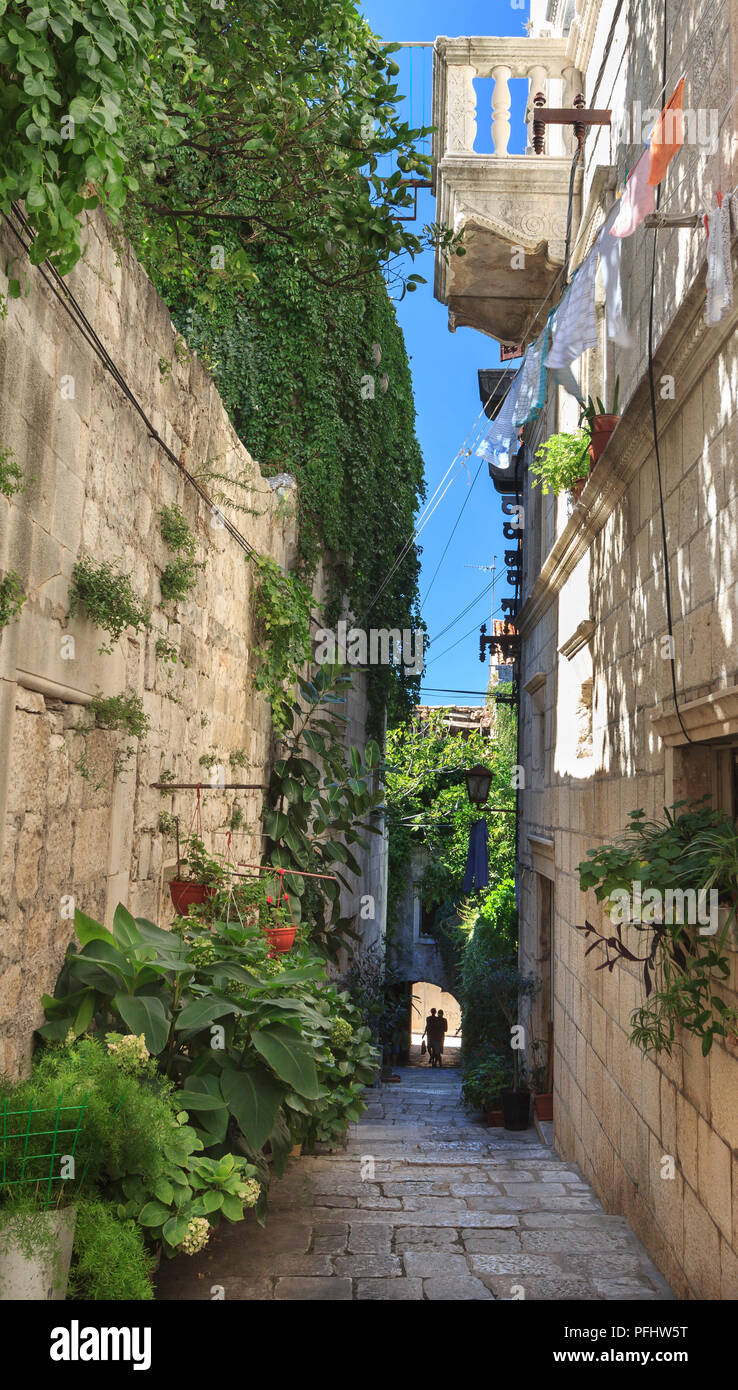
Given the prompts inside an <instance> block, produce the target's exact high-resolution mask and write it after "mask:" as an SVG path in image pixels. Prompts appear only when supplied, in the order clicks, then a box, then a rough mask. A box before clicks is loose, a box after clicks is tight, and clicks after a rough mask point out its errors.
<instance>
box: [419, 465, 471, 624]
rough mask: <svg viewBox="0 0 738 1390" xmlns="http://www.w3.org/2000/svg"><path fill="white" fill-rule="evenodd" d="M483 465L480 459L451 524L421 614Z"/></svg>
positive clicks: (423, 601)
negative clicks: (449, 532)
mask: <svg viewBox="0 0 738 1390" xmlns="http://www.w3.org/2000/svg"><path fill="white" fill-rule="evenodd" d="M483 463H484V459H480V461H479V467H478V469H477V471H476V473H475V474H474V477H473V479H472V481H471V483H470V484H469V487H468V488H467V490H466V496H465V498H464V500H463V502H462V504H461V506H460V508H459V512H458V515H457V517H456V520H455V522H454V524H453V526H452V528H451V534H450V536H449V538H448V540H447V541H446V544H445V546H444V547H443V553H442V555H441V558H440V560H439V561H438V564H437V565H436V568H435V570H434V571H433V578H432V579H431V582H430V584H429V585H428V588H427V589H426V591H425V598H424V599H423V600H422V602H421V604H420V611H421V613H422V611H423V609H424V607H425V605H426V603H427V602H428V595H429V594H430V591H431V589H432V588H433V585H434V584H435V582H436V579H437V577H438V571H439V570H440V568H441V565H442V564H443V562H444V560H445V558H446V555H447V554H448V548H449V546H450V544H451V542H452V540H453V538H454V536H455V534H456V528H457V527H458V525H459V522H460V521H461V518H462V516H463V515H464V512H465V510H466V506H467V503H468V501H469V498H470V497H471V495H472V492H473V491H474V485H475V483H476V481H477V478H478V477H479V474H480V472H481V470H482V464H483Z"/></svg>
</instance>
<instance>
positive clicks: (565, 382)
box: [546, 363, 584, 405]
mask: <svg viewBox="0 0 738 1390" xmlns="http://www.w3.org/2000/svg"><path fill="white" fill-rule="evenodd" d="M546 371H547V372H548V374H549V377H550V378H551V380H552V381H553V383H554V385H556V386H560V387H561V388H562V390H564V391H568V392H569V395H570V396H573V397H574V398H575V400H577V401H579V404H580V405H584V396H583V395H582V388H581V386H580V385H579V382H578V381H577V379H576V377H575V375H574V373H573V371H572V369H571V367H553V368H551V367H549V365H548V363H546Z"/></svg>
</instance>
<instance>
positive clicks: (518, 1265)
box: [158, 1067, 672, 1301]
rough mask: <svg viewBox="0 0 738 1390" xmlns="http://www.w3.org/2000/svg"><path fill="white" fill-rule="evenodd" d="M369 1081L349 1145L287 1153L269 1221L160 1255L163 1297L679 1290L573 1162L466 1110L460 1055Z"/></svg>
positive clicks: (581, 1295)
mask: <svg viewBox="0 0 738 1390" xmlns="http://www.w3.org/2000/svg"><path fill="white" fill-rule="evenodd" d="M398 1075H399V1076H400V1077H401V1080H400V1083H399V1084H397V1083H395V1084H385V1085H382V1086H380V1087H378V1088H377V1090H376V1091H370V1092H369V1093H368V1095H369V1098H370V1099H369V1108H368V1110H367V1112H366V1114H365V1115H364V1117H363V1119H362V1121H361V1123H360V1124H359V1125H354V1126H352V1128H351V1131H350V1135H349V1142H348V1146H347V1148H346V1149H344V1150H341V1151H339V1152H337V1153H333V1154H326V1155H320V1156H314V1157H307V1156H305V1157H301V1158H300V1159H297V1160H293V1161H291V1162H290V1165H289V1169H288V1172H287V1174H286V1175H285V1177H284V1178H283V1179H282V1180H281V1181H279V1182H275V1183H274V1184H273V1186H272V1191H271V1197H270V1211H269V1215H268V1218H267V1225H266V1229H265V1230H263V1231H260V1230H259V1228H258V1227H257V1226H256V1224H255V1223H254V1222H252V1221H250V1222H248V1223H244V1224H239V1225H234V1226H228V1227H222V1228H221V1229H220V1230H218V1231H217V1232H216V1233H215V1235H214V1237H213V1239H212V1240H211V1242H210V1244H209V1245H208V1247H207V1250H206V1251H204V1252H203V1253H202V1254H200V1255H198V1256H196V1257H194V1258H192V1259H190V1260H184V1259H178V1260H175V1261H173V1262H172V1263H171V1264H169V1263H167V1262H166V1261H165V1262H164V1263H163V1264H162V1267H161V1270H160V1273H159V1292H158V1296H159V1298H162V1299H215V1298H225V1299H230V1300H234V1299H237V1300H252V1299H254V1300H265V1299H289V1300H305V1299H324V1300H351V1299H357V1300H365V1299H375V1300H376V1299H388V1300H394V1299H407V1300H415V1299H417V1300H422V1299H430V1300H458V1299H481V1300H491V1299H500V1300H502V1301H509V1300H517V1299H521V1298H525V1299H534V1300H538V1299H546V1300H550V1299H575V1300H582V1299H596V1300H605V1299H628V1300H632V1299H635V1300H644V1299H646V1300H662V1299H663V1300H668V1299H671V1298H672V1294H671V1292H670V1290H669V1288H668V1286H667V1285H666V1283H665V1282H664V1280H663V1279H662V1278H661V1276H660V1274H659V1273H658V1271H657V1269H656V1267H655V1266H654V1264H653V1263H652V1261H651V1260H650V1259H649V1257H648V1255H647V1254H646V1252H645V1250H644V1248H643V1246H642V1245H641V1244H640V1242H639V1241H638V1240H637V1238H636V1237H635V1236H634V1234H633V1232H632V1231H631V1230H630V1228H629V1226H628V1223H627V1222H626V1221H625V1220H624V1218H623V1217H620V1216H608V1215H607V1214H606V1213H605V1212H604V1210H603V1208H602V1205H601V1203H600V1202H599V1201H598V1199H597V1198H596V1197H595V1195H594V1193H593V1191H592V1189H591V1188H590V1186H589V1184H588V1183H587V1182H586V1181H585V1180H584V1178H583V1177H582V1176H581V1174H580V1172H579V1170H578V1168H577V1167H576V1166H575V1165H574V1164H571V1163H564V1162H562V1160H561V1159H560V1158H558V1156H557V1155H556V1154H555V1153H554V1152H553V1151H552V1150H551V1149H549V1148H548V1147H547V1146H546V1145H544V1144H542V1143H541V1142H540V1140H539V1139H538V1137H537V1135H536V1132H535V1130H534V1129H532V1128H531V1129H529V1130H527V1131H525V1132H524V1133H521V1134H514V1133H508V1132H507V1131H506V1130H504V1129H487V1128H486V1127H485V1126H484V1125H483V1124H482V1123H481V1122H480V1121H479V1120H477V1119H475V1118H472V1117H470V1116H468V1115H467V1113H466V1112H465V1110H464V1108H463V1106H462V1103H461V1095H460V1085H461V1073H460V1071H459V1070H458V1069H457V1068H448V1069H444V1070H440V1071H431V1069H430V1068H420V1067H405V1068H401V1069H400V1070H399V1072H398Z"/></svg>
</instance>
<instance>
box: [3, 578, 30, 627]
mask: <svg viewBox="0 0 738 1390" xmlns="http://www.w3.org/2000/svg"><path fill="white" fill-rule="evenodd" d="M25 601H26V596H25V594H24V593H23V590H22V588H21V582H20V579H19V578H18V575H17V574H16V572H15V570H8V572H7V574H5V575H3V578H2V579H0V628H3V627H7V625H8V623H10V622H13V621H14V619H15V618H19V617H20V612H21V609H22V607H23V604H24V603H25Z"/></svg>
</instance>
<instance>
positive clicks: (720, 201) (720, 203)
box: [715, 189, 723, 208]
mask: <svg viewBox="0 0 738 1390" xmlns="http://www.w3.org/2000/svg"><path fill="white" fill-rule="evenodd" d="M715 197H716V198H717V205H718V207H719V208H722V206H723V195H722V193H721V192H720V190H719V189H718V191H717V193H716V194H715Z"/></svg>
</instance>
